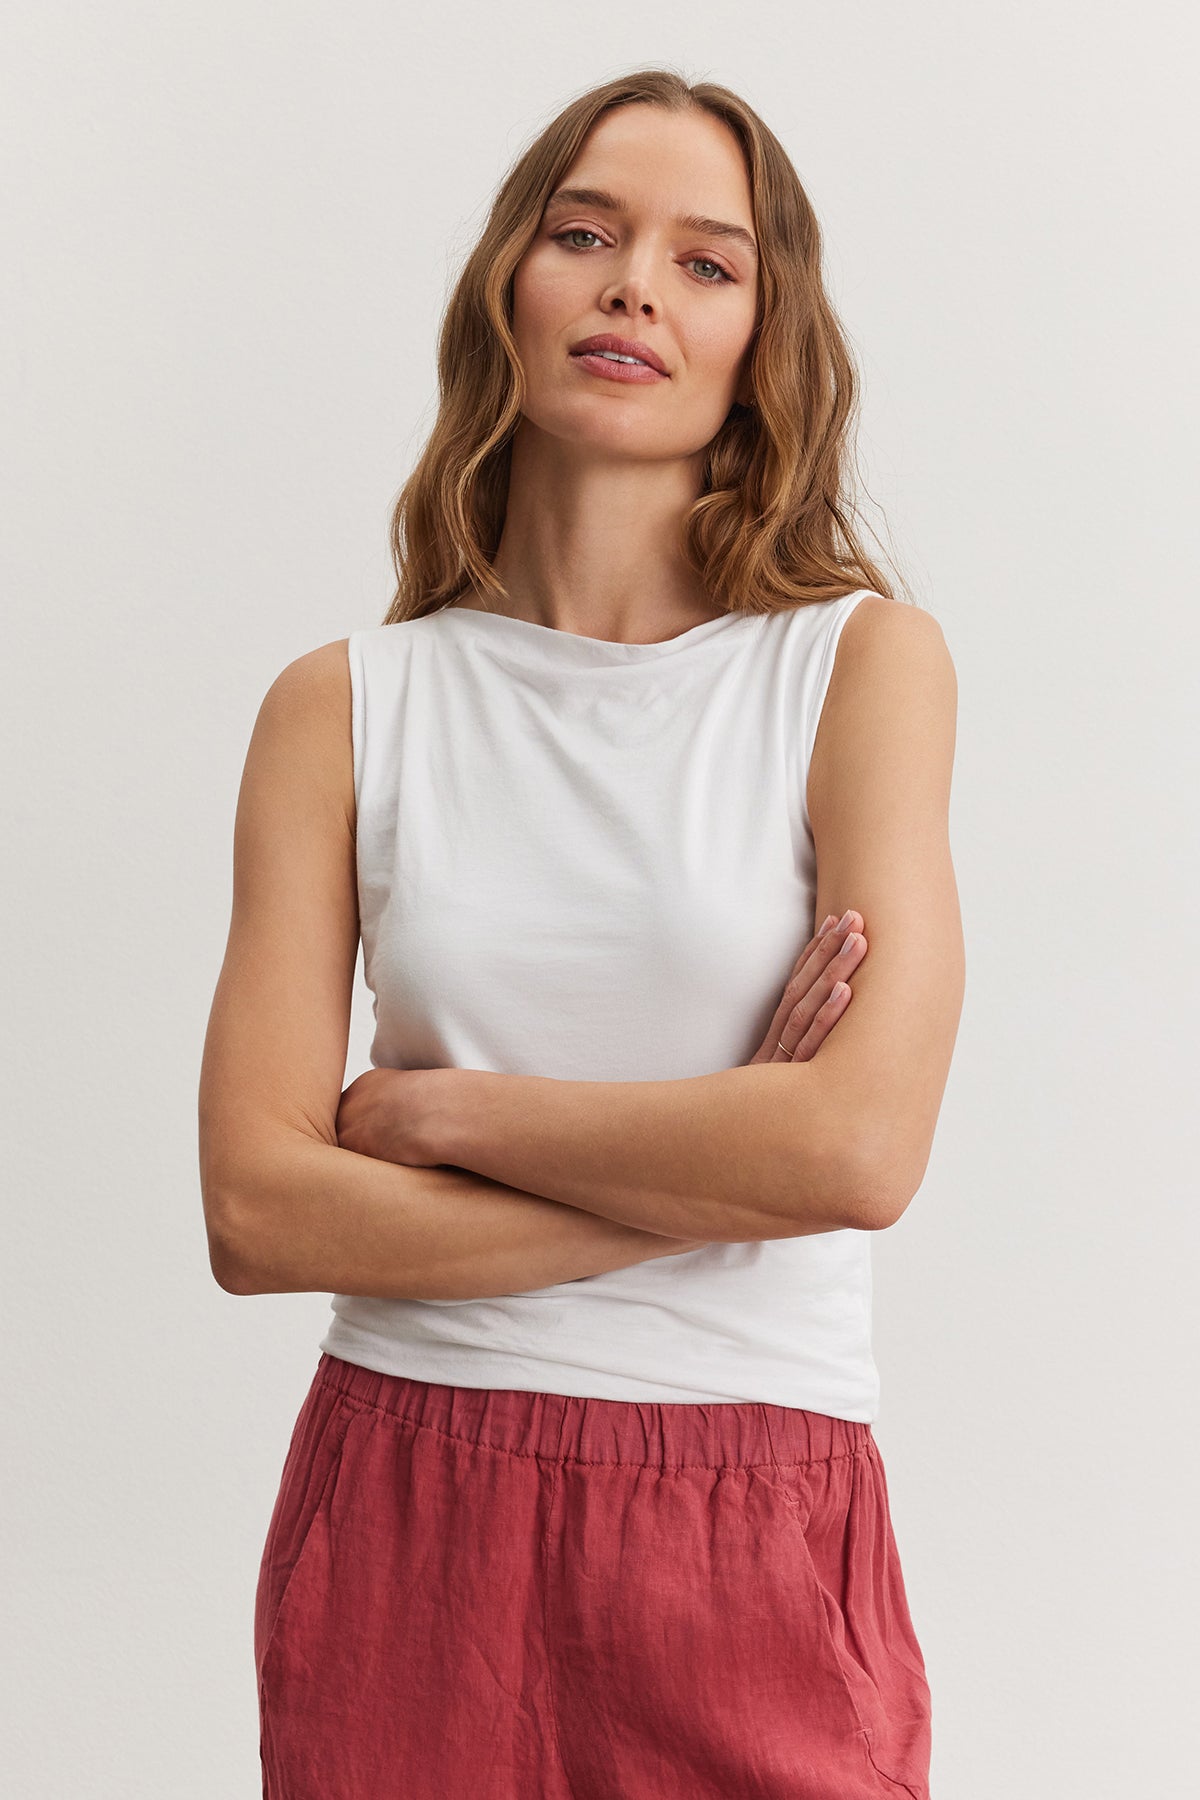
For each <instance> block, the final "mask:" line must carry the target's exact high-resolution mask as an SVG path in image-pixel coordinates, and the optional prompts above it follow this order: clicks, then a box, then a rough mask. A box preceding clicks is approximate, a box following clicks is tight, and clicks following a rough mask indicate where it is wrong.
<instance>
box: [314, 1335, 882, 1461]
mask: <svg viewBox="0 0 1200 1800" xmlns="http://www.w3.org/2000/svg"><path fill="white" fill-rule="evenodd" d="M315 1379H316V1380H317V1381H319V1382H321V1383H323V1384H324V1385H325V1386H326V1387H330V1388H333V1389H335V1390H336V1391H337V1392H339V1393H341V1394H344V1395H345V1396H346V1397H347V1398H348V1399H350V1400H355V1401H359V1402H361V1403H362V1404H363V1405H365V1406H373V1407H377V1408H378V1409H379V1410H380V1411H382V1412H388V1413H392V1414H393V1415H394V1416H395V1417H396V1418H398V1419H405V1420H407V1421H408V1422H409V1423H410V1424H412V1425H419V1426H426V1427H428V1428H429V1429H431V1430H433V1431H438V1432H441V1433H442V1434H443V1435H444V1436H447V1437H454V1438H461V1439H464V1440H465V1441H466V1442H468V1443H472V1444H478V1445H480V1446H481V1447H483V1448H486V1449H491V1450H507V1451H511V1452H513V1453H514V1454H516V1455H523V1456H537V1457H544V1458H546V1459H547V1460H549V1461H552V1462H583V1463H626V1464H629V1463H632V1464H634V1465H635V1466H637V1467H639V1468H661V1469H683V1468H705V1469H722V1468H747V1467H749V1468H756V1467H762V1468H766V1469H770V1468H780V1467H786V1466H789V1465H795V1464H799V1463H811V1462H823V1461H826V1460H827V1459H829V1458H830V1457H835V1456H852V1455H854V1454H856V1453H857V1452H859V1451H867V1453H868V1454H871V1453H872V1452H873V1451H874V1435H873V1433H872V1430H871V1426H870V1425H869V1424H868V1423H866V1422H864V1421H862V1420H858V1419H836V1418H833V1417H831V1416H830V1415H828V1414H826V1413H818V1412H807V1411H805V1410H804V1409H803V1408H801V1407H790V1406H776V1405H773V1404H772V1403H771V1402H769V1401H765V1400H764V1401H758V1400H745V1401H737V1402H732V1403H723V1404H719V1405H709V1404H697V1405H690V1404H675V1403H667V1402H663V1401H644V1400H593V1399H588V1398H585V1397H583V1396H581V1395H577V1394H542V1393H533V1392H528V1391H526V1390H524V1389H518V1388H468V1387H449V1386H446V1385H445V1384H443V1383H440V1382H435V1381H417V1380H414V1379H412V1378H411V1377H409V1376H407V1375H385V1374H383V1373H382V1372H381V1371H379V1370H377V1369H365V1368H363V1367H362V1366H361V1364H359V1363H351V1362H346V1361H345V1360H344V1359H343V1358H342V1357H340V1356H332V1355H331V1354H330V1353H329V1352H328V1351H322V1353H321V1359H320V1362H319V1363H318V1365H317V1372H316V1376H315Z"/></svg>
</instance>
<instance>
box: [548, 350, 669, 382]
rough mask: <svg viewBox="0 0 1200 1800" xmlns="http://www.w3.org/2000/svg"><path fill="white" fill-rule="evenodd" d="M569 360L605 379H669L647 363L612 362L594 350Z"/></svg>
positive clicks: (644, 380)
mask: <svg viewBox="0 0 1200 1800" xmlns="http://www.w3.org/2000/svg"><path fill="white" fill-rule="evenodd" d="M571 361H572V362H573V363H578V364H579V366H580V367H581V368H583V369H586V370H587V371H588V373H589V374H591V375H600V376H603V377H604V379H605V380H607V381H635V382H638V381H640V382H647V381H668V380H669V379H670V377H669V376H667V375H663V374H661V373H660V372H659V370H657V369H652V368H651V367H650V365H649V363H627V362H614V361H613V359H612V358H611V357H609V356H600V355H598V354H597V353H596V352H595V351H585V352H584V354H583V355H582V356H576V355H572V357H571Z"/></svg>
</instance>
